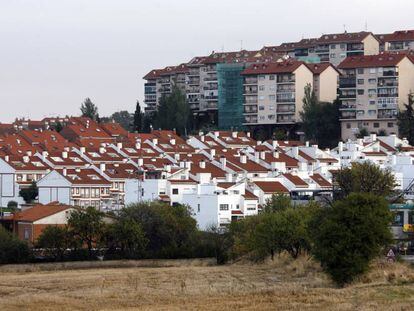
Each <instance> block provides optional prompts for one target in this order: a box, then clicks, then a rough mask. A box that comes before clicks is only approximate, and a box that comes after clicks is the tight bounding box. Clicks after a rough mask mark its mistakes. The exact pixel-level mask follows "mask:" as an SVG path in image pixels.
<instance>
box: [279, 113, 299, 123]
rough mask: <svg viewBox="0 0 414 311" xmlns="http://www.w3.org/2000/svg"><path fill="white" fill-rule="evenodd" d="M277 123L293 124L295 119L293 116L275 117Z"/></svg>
mask: <svg viewBox="0 0 414 311" xmlns="http://www.w3.org/2000/svg"><path fill="white" fill-rule="evenodd" d="M277 122H278V123H294V122H295V117H293V116H289V115H286V116H284V115H283V116H277Z"/></svg>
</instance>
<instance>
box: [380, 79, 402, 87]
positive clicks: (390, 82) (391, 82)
mask: <svg viewBox="0 0 414 311" xmlns="http://www.w3.org/2000/svg"><path fill="white" fill-rule="evenodd" d="M392 86H398V80H397V79H396V78H379V79H378V87H392Z"/></svg>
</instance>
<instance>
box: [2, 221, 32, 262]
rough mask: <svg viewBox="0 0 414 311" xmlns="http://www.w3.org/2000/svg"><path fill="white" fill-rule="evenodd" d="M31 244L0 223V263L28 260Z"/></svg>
mask: <svg viewBox="0 0 414 311" xmlns="http://www.w3.org/2000/svg"><path fill="white" fill-rule="evenodd" d="M29 257H30V250H29V246H28V245H27V243H26V242H23V241H20V240H19V239H18V238H17V237H15V236H14V235H12V234H11V233H10V232H8V231H6V229H4V228H3V226H1V225H0V264H10V263H22V262H27V261H28V260H29Z"/></svg>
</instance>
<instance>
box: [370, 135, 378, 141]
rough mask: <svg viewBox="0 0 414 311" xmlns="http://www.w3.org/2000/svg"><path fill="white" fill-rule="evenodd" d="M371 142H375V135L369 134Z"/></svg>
mask: <svg viewBox="0 0 414 311" xmlns="http://www.w3.org/2000/svg"><path fill="white" fill-rule="evenodd" d="M370 138H371V141H372V142H374V141H376V140H377V134H371V135H370Z"/></svg>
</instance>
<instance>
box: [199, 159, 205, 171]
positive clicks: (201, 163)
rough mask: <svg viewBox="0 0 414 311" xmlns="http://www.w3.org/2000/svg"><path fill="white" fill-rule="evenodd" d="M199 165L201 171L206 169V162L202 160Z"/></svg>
mask: <svg viewBox="0 0 414 311" xmlns="http://www.w3.org/2000/svg"><path fill="white" fill-rule="evenodd" d="M199 165H200V168H202V169H205V168H206V162H204V160H203V161H200V163H199Z"/></svg>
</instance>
